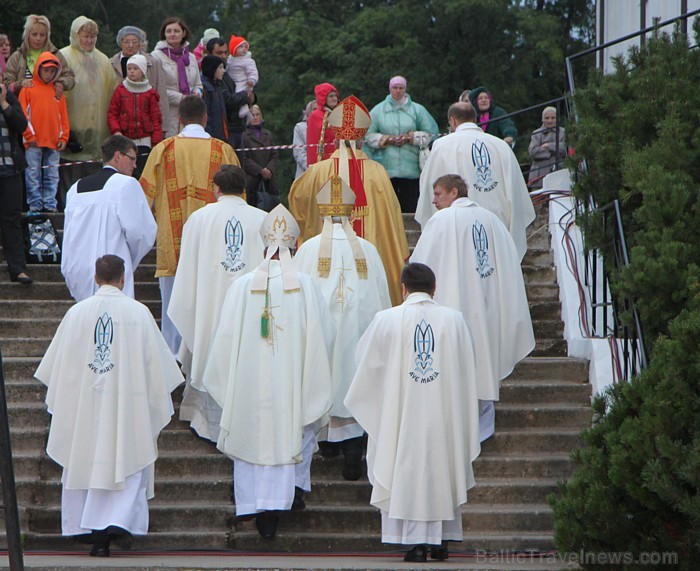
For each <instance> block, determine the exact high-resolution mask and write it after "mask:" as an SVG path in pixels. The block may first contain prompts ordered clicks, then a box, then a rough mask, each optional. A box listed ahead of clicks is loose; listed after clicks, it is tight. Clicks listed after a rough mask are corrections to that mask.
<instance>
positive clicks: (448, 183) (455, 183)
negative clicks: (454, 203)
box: [433, 174, 469, 198]
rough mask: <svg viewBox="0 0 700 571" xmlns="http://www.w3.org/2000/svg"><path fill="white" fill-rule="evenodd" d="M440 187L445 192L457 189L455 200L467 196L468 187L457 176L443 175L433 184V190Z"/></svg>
mask: <svg viewBox="0 0 700 571" xmlns="http://www.w3.org/2000/svg"><path fill="white" fill-rule="evenodd" d="M438 185H439V186H441V187H442V188H444V189H445V190H452V189H453V188H456V189H457V198H466V197H467V196H469V187H468V186H467V183H466V181H465V180H464V179H463V178H462V177H461V176H459V175H458V174H444V175H442V176H441V177H440V178H438V179H437V180H436V181H435V182H434V183H433V188H435V187H436V186H438Z"/></svg>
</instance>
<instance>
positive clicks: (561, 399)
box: [500, 379, 591, 406]
mask: <svg viewBox="0 0 700 571" xmlns="http://www.w3.org/2000/svg"><path fill="white" fill-rule="evenodd" d="M500 402H501V403H527V404H528V405H532V404H535V403H562V404H567V403H568V404H578V405H582V406H588V405H590V403H591V386H590V385H589V384H583V383H572V382H570V381H558V380H552V381H543V380H536V381H516V380H508V379H506V380H504V381H501V390H500Z"/></svg>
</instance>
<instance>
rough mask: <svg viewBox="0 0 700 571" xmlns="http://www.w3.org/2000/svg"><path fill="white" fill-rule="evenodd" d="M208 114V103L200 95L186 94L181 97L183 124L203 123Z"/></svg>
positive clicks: (181, 118)
mask: <svg viewBox="0 0 700 571" xmlns="http://www.w3.org/2000/svg"><path fill="white" fill-rule="evenodd" d="M206 114H207V104H206V103H204V99H202V98H201V97H200V96H199V95H185V96H184V97H183V98H182V99H180V120H181V121H182V124H183V125H189V124H190V123H201V122H202V121H203V119H204V116H205V115H206Z"/></svg>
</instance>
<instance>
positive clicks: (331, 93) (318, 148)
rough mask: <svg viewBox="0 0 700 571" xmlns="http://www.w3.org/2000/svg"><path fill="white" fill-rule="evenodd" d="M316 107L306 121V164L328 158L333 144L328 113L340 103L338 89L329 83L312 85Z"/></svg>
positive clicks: (333, 149)
mask: <svg viewBox="0 0 700 571" xmlns="http://www.w3.org/2000/svg"><path fill="white" fill-rule="evenodd" d="M314 93H315V94H316V104H317V105H318V107H316V109H315V110H314V111H313V113H311V115H309V118H308V119H307V121H306V164H307V165H313V164H314V163H317V162H318V161H320V160H321V161H322V160H324V159H327V158H329V157H330V156H331V155H332V154H333V151H335V145H334V144H333V140H334V139H335V135H333V130H332V129H331V128H330V127H328V115H330V113H331V111H333V109H335V108H336V107H337V106H338V103H340V94H339V93H338V90H337V89H336V88H335V87H333V86H332V85H331V84H330V83H320V84H319V85H317V86H316V87H314Z"/></svg>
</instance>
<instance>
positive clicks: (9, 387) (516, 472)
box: [0, 211, 591, 552]
mask: <svg viewBox="0 0 700 571" xmlns="http://www.w3.org/2000/svg"><path fill="white" fill-rule="evenodd" d="M62 222H63V219H62V216H61V215H55V216H54V223H55V225H56V226H57V227H58V228H60V227H61V225H62ZM404 222H405V224H406V228H407V234H408V237H409V243H410V244H411V245H413V244H415V241H416V240H417V236H418V233H419V227H418V226H417V224H416V223H415V222H414V221H413V220H412V219H411V218H410V217H408V216H405V217H404ZM546 225H547V213H546V211H543V212H540V213H539V215H538V217H537V220H536V221H535V222H534V223H533V225H532V226H531V227H530V235H529V251H528V253H527V255H526V257H525V259H524V261H523V272H524V275H525V282H526V287H527V292H528V298H529V300H530V309H531V313H532V317H533V321H534V326H535V334H536V338H537V345H536V348H535V351H534V352H533V354H532V355H531V356H530V357H528V358H526V359H524V360H523V361H522V362H521V363H520V364H519V365H518V366H517V367H516V369H515V371H514V372H513V374H512V375H511V376H510V377H509V378H508V379H506V380H504V381H503V383H502V389H501V401H500V402H499V403H498V404H497V407H496V410H497V413H496V434H495V435H494V436H493V437H492V438H491V439H490V440H488V441H487V442H485V443H484V444H483V446H482V453H481V456H480V457H479V459H478V460H477V462H476V465H475V472H476V477H477V485H476V487H475V488H473V489H472V490H471V491H470V492H469V501H468V504H467V505H466V506H465V507H464V508H463V522H464V533H465V542H464V543H463V544H462V545H461V546H460V549H462V550H465V551H474V550H487V551H492V552H496V551H502V550H517V551H522V550H537V551H543V550H544V551H546V550H551V549H553V548H554V544H553V539H552V527H553V524H552V514H551V510H550V509H549V506H548V505H547V502H546V497H547V495H548V494H549V493H551V492H553V491H555V489H556V483H557V481H558V480H562V479H565V478H566V477H567V476H568V475H569V474H570V473H571V470H572V465H571V462H570V460H569V454H570V452H571V451H572V450H573V449H574V448H576V446H577V445H578V444H579V442H580V441H579V437H578V434H579V431H580V430H581V429H582V428H584V427H585V426H587V425H589V424H590V420H591V410H590V386H589V385H588V383H587V377H588V372H587V371H588V366H587V363H586V362H584V361H581V360H577V359H572V358H568V357H566V343H565V341H564V340H563V338H562V332H563V323H562V322H561V319H560V307H559V301H558V286H557V285H556V277H555V271H554V268H553V265H552V254H551V251H550V247H549V234H548V232H547V229H546ZM0 260H1V258H0ZM154 263H155V256H154V252H152V253H151V254H149V256H148V257H147V258H146V259H145V260H144V263H143V264H142V265H141V266H140V267H139V268H138V270H137V272H136V278H135V281H136V296H137V299H139V300H140V301H143V302H144V303H146V305H148V306H149V308H150V309H151V310H152V311H153V313H154V315H155V316H157V317H159V314H160V299H159V292H158V285H157V281H156V280H155V279H154V278H153V277H152V276H153V272H154V267H155V266H154ZM5 269H6V268H5V267H4V266H3V267H0V272H4V271H5ZM29 274H30V275H31V276H32V277H33V278H34V280H35V282H34V284H32V285H31V286H29V287H26V286H21V285H19V284H11V283H9V281H8V280H7V278H6V277H5V276H6V275H7V274H3V277H2V281H0V348H2V354H3V358H4V371H5V380H6V391H7V399H8V403H9V417H10V426H11V432H12V445H13V453H14V467H15V476H16V480H17V491H18V498H19V503H20V518H21V521H22V529H23V532H24V538H25V549H28V550H35V549H58V550H61V549H74V545H73V544H72V542H71V541H70V539H68V538H63V537H62V536H61V535H60V469H59V467H58V466H57V465H56V464H55V463H54V462H53V461H52V460H51V459H49V458H48V457H47V455H46V453H45V445H46V439H47V435H48V427H49V415H48V414H47V413H46V410H45V405H44V397H45V390H44V387H43V385H41V384H40V383H39V382H38V381H36V380H34V379H33V377H32V375H33V372H34V370H35V369H36V367H37V365H38V363H39V361H40V358H41V356H42V355H43V353H44V351H45V350H46V347H47V346H48V343H49V341H50V339H51V336H52V335H53V333H54V331H55V330H56V327H57V326H58V323H59V321H60V319H61V318H62V316H63V315H64V313H65V311H66V310H67V308H68V307H70V305H71V304H72V302H71V300H70V297H69V294H68V291H67V289H66V287H65V285H64V283H63V280H62V277H61V274H60V270H59V268H58V266H38V265H35V266H30V268H29ZM181 394H182V390H181V389H178V390H177V391H176V392H175V394H174V401H175V404H176V409H177V405H178V404H179V401H180V398H181ZM159 448H160V457H159V459H158V461H157V463H156V490H155V492H156V497H155V499H154V500H153V501H151V502H150V532H149V534H148V536H146V537H145V538H141V537H138V538H136V540H135V543H134V547H135V549H162V550H175V549H221V548H231V549H237V550H245V551H285V550H286V551H314V552H324V551H327V552H358V551H370V552H371V551H379V550H382V549H386V547H384V546H382V544H381V542H380V517H379V513H378V511H377V510H375V509H374V508H373V507H371V506H370V505H369V497H370V491H371V490H370V486H369V483H368V482H367V480H366V479H362V480H360V481H358V482H347V481H345V480H343V479H342V477H341V476H340V472H341V463H342V460H341V459H340V458H323V457H321V456H320V455H317V456H316V457H315V458H314V461H313V463H312V467H311V470H312V480H313V490H312V492H311V493H310V494H308V496H307V497H306V503H307V509H306V510H305V511H303V512H290V513H287V514H284V515H283V517H281V518H280V527H279V531H278V536H277V538H276V539H275V540H274V541H265V540H262V538H260V536H259V535H258V533H257V531H256V530H255V528H254V525H253V524H252V522H243V523H233V522H232V520H231V516H232V515H233V514H234V507H233V505H232V483H231V475H232V464H231V462H230V461H229V460H228V459H226V458H225V457H224V456H223V455H222V454H220V453H219V452H218V451H217V450H216V449H215V447H214V446H213V445H212V444H210V443H208V442H205V441H203V440H201V439H198V438H197V437H195V436H194V435H193V434H192V433H191V432H190V431H189V430H188V426H187V425H186V424H185V423H181V422H179V421H178V420H177V413H176V415H175V417H174V419H173V420H172V421H171V422H170V424H169V425H168V427H167V428H166V429H165V430H164V431H163V432H162V434H161V436H160V440H159ZM1 514H2V512H0V547H2V546H4V545H5V535H4V521H3V520H2V517H4V516H2V515H1Z"/></svg>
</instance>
